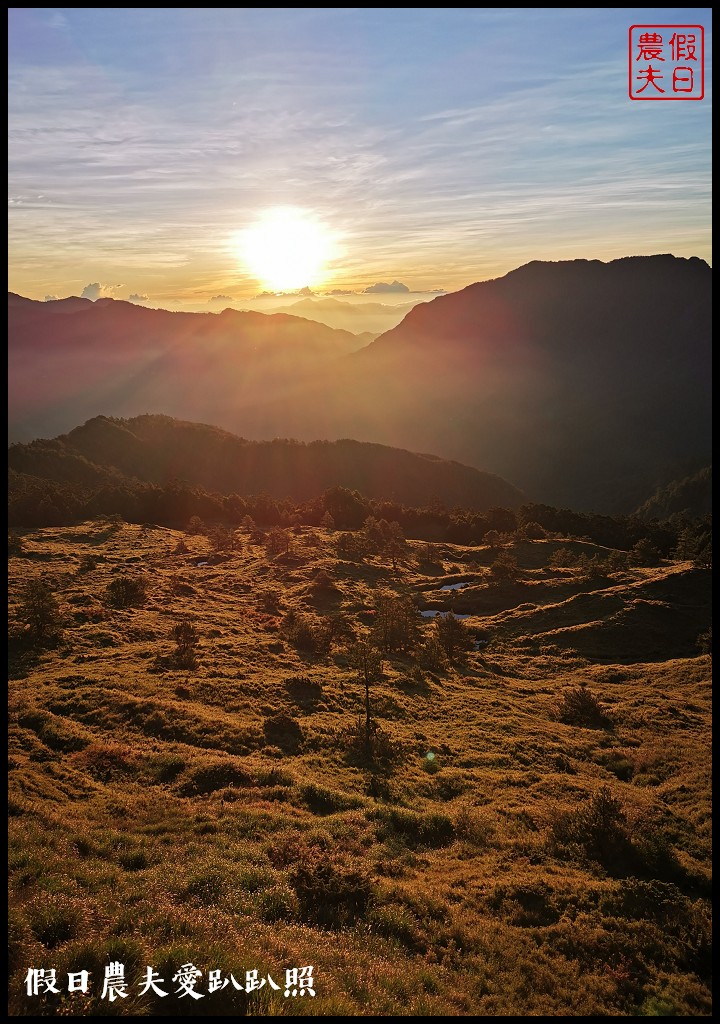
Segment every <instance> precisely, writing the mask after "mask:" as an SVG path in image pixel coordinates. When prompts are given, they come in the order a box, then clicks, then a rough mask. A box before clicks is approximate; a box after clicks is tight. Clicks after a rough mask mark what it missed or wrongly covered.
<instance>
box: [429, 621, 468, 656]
mask: <svg viewBox="0 0 720 1024" xmlns="http://www.w3.org/2000/svg"><path fill="white" fill-rule="evenodd" d="M433 629H434V633H435V639H436V640H437V642H438V644H439V645H440V647H441V648H442V650H443V652H444V654H445V657H446V658H447V659H448V661H450V662H453V661H456V660H457V658H458V657H459V656H460V655H461V654H462V653H463V652H464V651H469V650H471V649H472V647H473V643H474V641H473V637H472V634H471V633H470V630H469V629H468V628H467V626H466V625H465V623H464V622H463V621H462V620H461V619H458V618H457V617H456V616H455V615H454V614H453V613H452V612H448V613H447V615H436V616H435V620H434V622H433Z"/></svg>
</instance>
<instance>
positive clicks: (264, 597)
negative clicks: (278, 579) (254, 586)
mask: <svg viewBox="0 0 720 1024" xmlns="http://www.w3.org/2000/svg"><path fill="white" fill-rule="evenodd" d="M257 605H258V608H259V610H260V611H261V612H265V613H266V615H277V613H278V609H279V608H280V606H281V605H282V594H281V592H280V590H279V589H278V588H277V587H266V588H265V589H264V590H259V591H258V593H257Z"/></svg>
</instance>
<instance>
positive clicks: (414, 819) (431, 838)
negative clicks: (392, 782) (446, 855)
mask: <svg viewBox="0 0 720 1024" xmlns="http://www.w3.org/2000/svg"><path fill="white" fill-rule="evenodd" d="M377 814H378V817H379V818H380V822H381V824H380V828H379V830H378V838H380V839H381V840H386V839H389V838H392V837H393V836H396V837H399V838H401V839H402V840H403V841H404V842H406V843H407V844H408V846H430V847H434V846H447V845H448V844H449V843H451V842H452V841H453V840H454V838H455V825H454V823H453V820H452V818H449V817H448V816H447V814H439V813H437V812H435V813H432V814H420V813H418V812H417V811H406V810H403V809H401V808H393V809H391V810H385V809H382V810H381V811H378V812H377Z"/></svg>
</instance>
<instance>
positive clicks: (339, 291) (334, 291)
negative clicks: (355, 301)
mask: <svg viewBox="0 0 720 1024" xmlns="http://www.w3.org/2000/svg"><path fill="white" fill-rule="evenodd" d="M325 294H326V295H357V292H354V291H352V289H350V288H333V289H332V291H329V292H325Z"/></svg>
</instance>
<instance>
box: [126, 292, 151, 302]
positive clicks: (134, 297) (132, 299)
mask: <svg viewBox="0 0 720 1024" xmlns="http://www.w3.org/2000/svg"><path fill="white" fill-rule="evenodd" d="M148 298H149V296H147V295H134V294H133V295H131V296H130V302H147V300H148Z"/></svg>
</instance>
